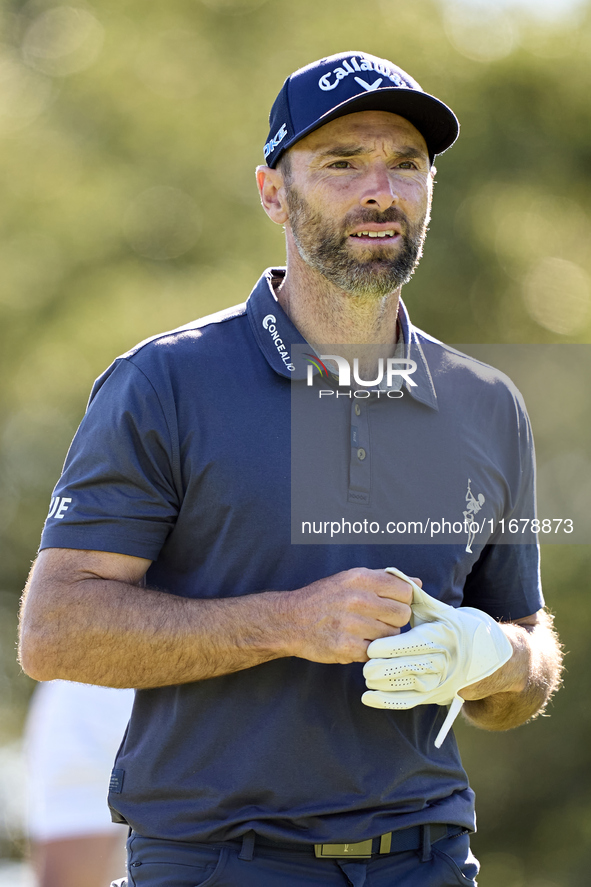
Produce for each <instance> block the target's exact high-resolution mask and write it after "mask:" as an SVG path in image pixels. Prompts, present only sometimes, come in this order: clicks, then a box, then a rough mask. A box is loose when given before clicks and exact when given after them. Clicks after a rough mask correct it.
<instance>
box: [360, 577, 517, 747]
mask: <svg viewBox="0 0 591 887" xmlns="http://www.w3.org/2000/svg"><path fill="white" fill-rule="evenodd" d="M386 572H387V573H391V574H392V575H393V576H398V577H399V578H400V579H403V580H404V581H405V582H408V584H409V585H410V586H411V587H412V591H413V596H412V604H411V609H412V614H413V615H412V619H411V624H412V626H413V627H412V629H411V630H410V631H408V632H404V633H402V634H398V635H395V636H394V637H388V638H378V639H377V640H375V641H372V642H371V644H370V645H369V648H368V651H367V652H368V655H369V656H370V657H371V659H370V661H369V662H366V663H365V665H364V667H363V675H364V677H365V683H366V684H367V686H368V687H369V690H367V691H366V692H365V693H364V694H363V696H362V697H361V701H362V702H363V703H364V704H365V705H368V706H370V707H371V708H393V709H409V708H414V707H415V705H426V704H432V703H435V704H436V705H450V704H451V707H450V710H449V712H448V715H447V717H446V719H445V722H444V724H443V726H442V728H441V730H440V731H439V734H438V735H437V738H436V740H435V746H436V748H440V746H441V744H442V743H443V740H444V739H445V737H446V736H447V734H448V732H449V730H450V728H451V725H452V724H453V722H454V721H455V719H456V717H457V716H458V714H459V712H460V709H461V707H462V705H463V703H464V700H463V699H462V697H461V696H459V695H458V691H459V690H461V689H462V688H463V687H467V686H469V685H470V684H475V683H476V682H477V681H481V680H482V679H483V678H486V677H488V676H489V675H491V674H493V672H495V671H496V670H497V669H498V668H500V667H501V665H504V663H505V662H507V661H508V660H509V659H510V658H511V656H512V654H513V647H512V645H511V642H510V641H509V638H508V637H507V635H506V634H505V632H504V631H503V629H502V628H501V626H500V625H499V623H498V622H496V621H495V620H494V619H493V618H492V616H489V615H488V614H487V613H484V612H483V611H482V610H476V609H475V608H474V607H458V608H456V607H450V606H448V604H444V603H442V602H441V601H438V600H437V599H436V598H434V597H431V595H430V594H427V592H425V591H423V590H422V589H420V588H419V586H418V585H416V583H414V582H413V581H412V579H409V578H408V576H405V574H404V573H402V572H401V571H400V570H397V569H396V568H395V567H388V568H387V569H386Z"/></svg>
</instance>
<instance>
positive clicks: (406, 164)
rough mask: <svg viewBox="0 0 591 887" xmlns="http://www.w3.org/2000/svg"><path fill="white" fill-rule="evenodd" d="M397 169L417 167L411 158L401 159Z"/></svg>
mask: <svg viewBox="0 0 591 887" xmlns="http://www.w3.org/2000/svg"><path fill="white" fill-rule="evenodd" d="M398 169H418V167H417V165H416V163H413V161H412V160H403V161H402V163H399V164H398Z"/></svg>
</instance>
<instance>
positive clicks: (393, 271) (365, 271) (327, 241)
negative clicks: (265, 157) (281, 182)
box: [287, 185, 428, 297]
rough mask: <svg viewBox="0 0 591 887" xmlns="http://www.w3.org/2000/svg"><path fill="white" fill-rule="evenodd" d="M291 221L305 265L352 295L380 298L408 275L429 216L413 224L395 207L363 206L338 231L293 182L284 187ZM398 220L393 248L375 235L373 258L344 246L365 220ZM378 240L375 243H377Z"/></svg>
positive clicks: (418, 253) (419, 251)
mask: <svg viewBox="0 0 591 887" xmlns="http://www.w3.org/2000/svg"><path fill="white" fill-rule="evenodd" d="M287 206H288V209H289V225H290V228H291V231H292V234H293V238H294V240H295V243H296V246H297V249H298V252H299V254H300V256H301V258H302V259H303V260H304V262H306V264H307V265H309V266H310V267H312V268H314V269H315V270H316V271H319V272H320V273H321V274H322V275H323V276H324V277H326V279H327V280H330V281H331V283H333V284H335V285H336V286H338V287H339V289H342V290H343V291H344V292H346V293H349V294H350V295H353V296H374V297H382V296H386V295H388V293H391V292H393V291H394V290H396V289H398V287H400V286H402V285H403V284H405V283H408V281H409V280H410V278H411V277H412V275H413V273H414V270H415V268H416V267H417V265H418V263H419V259H420V258H421V256H422V254H423V243H424V241H425V236H426V234H427V222H428V218H427V214H425V216H423V218H422V219H421V220H420V222H419V223H418V224H417V225H411V224H410V223H409V221H408V219H407V218H406V216H405V215H404V213H402V212H401V211H400V210H399V209H397V208H396V207H390V208H389V209H387V210H385V211H384V212H379V211H378V210H371V209H364V210H360V211H359V212H357V213H355V215H354V216H353V214H351V215H349V216H348V217H346V218H345V219H344V221H343V224H342V226H340V229H337V226H336V225H335V224H331V223H330V222H329V221H327V219H326V218H325V217H324V216H322V215H321V214H320V213H319V212H316V211H314V210H312V209H311V208H310V206H309V204H308V203H307V202H306V201H305V200H304V198H303V197H302V196H301V195H300V193H299V192H298V190H297V188H296V187H294V186H293V185H289V186H288V187H287ZM388 222H393V223H394V222H395V223H397V224H398V225H399V226H400V228H401V229H402V230H401V239H400V240H398V241H397V250H396V252H394V253H393V250H392V247H391V246H388V245H386V244H384V245H383V246H382V244H381V243H379V241H378V240H377V238H376V245H375V246H374V245H373V244H372V247H371V252H372V255H371V258H370V259H367V260H365V261H362V260H360V259H359V258H357V257H356V256H355V255H353V252H352V250H350V249H348V248H347V242H348V240H349V236H348V235H347V234H345V233H344V231H345V230H346V229H348V230H351V228H358V227H359V226H360V225H363V224H365V223H379V224H384V223H388ZM378 244H379V246H378Z"/></svg>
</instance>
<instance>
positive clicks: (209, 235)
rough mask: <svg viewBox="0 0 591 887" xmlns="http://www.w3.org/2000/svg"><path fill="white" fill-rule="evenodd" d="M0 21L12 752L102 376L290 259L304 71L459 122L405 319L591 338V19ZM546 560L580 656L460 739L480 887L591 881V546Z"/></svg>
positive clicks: (208, 11)
mask: <svg viewBox="0 0 591 887" xmlns="http://www.w3.org/2000/svg"><path fill="white" fill-rule="evenodd" d="M0 31H1V33H0V186H1V193H2V201H1V202H0V231H1V237H0V367H1V370H2V372H1V374H0V480H1V497H2V504H1V507H0V616H1V617H2V623H1V625H0V632H1V636H0V642H1V659H0V692H1V694H2V695H1V700H0V715H1V716H2V717H1V723H2V724H3V726H2V728H1V730H0V742H2V741H8V740H9V739H11V737H12V736H14V735H15V734H16V732H17V731H18V729H19V725H20V721H21V720H22V714H23V711H24V706H25V703H26V699H27V696H28V693H29V691H30V683H31V682H29V681H28V680H27V679H25V678H24V677H23V676H22V675H19V673H18V669H17V667H16V666H15V663H14V623H15V612H16V602H17V596H18V593H19V591H20V588H21V587H22V585H23V583H24V580H25V577H26V573H27V570H28V567H29V564H30V561H31V559H32V558H33V556H34V553H35V550H36V546H37V544H38V538H39V534H40V530H41V526H42V522H43V519H44V516H45V513H46V510H47V505H48V502H49V497H50V494H51V490H52V487H53V484H54V482H55V480H56V479H57V477H58V475H59V472H60V468H61V464H62V461H63V458H64V454H65V451H66V449H67V446H68V443H69V441H70V439H71V437H72V434H73V432H74V430H75V428H76V425H77V423H78V421H79V419H80V417H81V415H82V412H83V410H84V406H85V402H86V398H87V395H88V391H89V388H90V385H91V383H92V380H93V379H94V378H95V377H96V376H97V375H98V374H99V373H100V372H101V371H102V369H103V368H104V367H105V366H106V365H107V364H109V363H110V362H111V360H112V359H113V358H114V357H115V356H116V355H117V354H118V353H120V352H122V351H125V350H126V349H127V348H129V347H131V346H132V345H133V344H135V343H136V342H137V341H139V340H141V339H143V338H145V337H147V336H149V335H151V334H154V333H156V332H159V331H161V330H163V329H167V328H172V327H174V326H177V325H179V324H181V323H185V322H187V321H189V320H191V319H192V318H194V317H196V316H200V315H203V314H207V313H210V312H212V311H215V310H217V309H219V308H222V307H225V306H227V305H231V304H234V303H236V302H240V301H243V300H244V299H245V298H246V296H247V295H248V293H249V291H250V289H251V287H252V285H253V284H254V283H255V281H256V280H257V278H258V276H259V274H260V273H261V270H262V269H263V268H264V267H267V266H269V265H272V264H280V263H281V262H282V261H283V243H282V233H281V231H280V230H278V229H276V228H275V227H274V226H273V225H272V224H271V223H270V222H269V221H268V220H267V219H266V217H265V216H264V214H263V212H262V211H261V210H260V208H259V205H258V197H257V194H256V190H255V184H254V176H253V170H254V167H255V165H256V164H257V163H260V162H261V159H262V146H263V143H264V141H265V138H266V135H267V114H268V110H269V108H270V105H271V103H272V101H273V99H274V97H275V95H276V93H277V91H278V89H279V87H280V85H281V83H282V82H283V79H284V78H285V77H286V76H287V75H288V74H289V73H290V72H291V71H292V70H293V69H295V68H296V67H299V66H300V65H303V64H306V63H308V62H309V61H311V60H312V59H315V58H319V57H321V56H323V55H327V54H330V53H333V52H338V51H341V50H343V49H349V48H351V49H364V50H366V51H368V52H371V53H374V54H376V55H379V56H385V57H388V58H391V59H392V60H394V61H395V62H396V63H397V64H399V65H401V66H402V67H403V68H406V69H407V70H409V71H410V73H412V74H413V76H415V77H416V78H417V79H418V80H419V82H421V83H422V85H423V86H424V88H425V89H426V90H427V91H430V92H432V93H434V94H436V95H437V96H439V97H440V98H441V99H443V100H444V101H446V102H447V103H448V104H450V105H451V106H452V107H453V108H454V110H455V111H456V112H457V114H458V116H459V118H460V120H461V122H462V135H461V138H460V141H459V142H458V144H457V145H456V146H455V147H454V148H453V149H452V150H451V151H450V152H449V154H447V155H445V156H443V157H441V158H440V159H439V163H438V167H439V172H438V184H437V187H436V194H435V205H434V215H433V221H432V224H431V232H430V234H429V238H428V241H427V249H426V254H425V258H424V259H423V261H422V264H421V267H420V269H419V271H418V272H417V274H416V276H415V278H414V280H413V281H412V283H411V284H410V285H409V286H408V287H407V288H406V289H405V293H404V295H405V299H406V301H407V304H409V305H410V308H411V312H412V316H413V319H414V321H415V323H417V324H418V325H419V326H422V327H423V328H426V329H427V330H428V331H429V332H431V333H432V334H434V335H435V336H437V337H439V338H442V339H444V340H447V341H450V342H472V343H478V342H483V343H528V342H529V343H558V342H559V343H588V342H589V334H590V331H591V313H590V307H591V303H590V284H589V274H590V273H591V252H590V251H589V247H588V244H589V235H590V233H591V219H590V216H589V209H588V207H589V197H590V192H591V114H590V113H589V94H590V92H591V69H590V67H589V57H590V51H591V16H590V14H589V11H588V6H587V5H585V4H584V5H583V6H582V7H580V10H579V13H578V14H577V15H576V16H569V15H567V14H565V15H563V16H561V17H555V18H554V19H553V20H552V21H551V22H543V21H537V20H535V19H531V18H530V19H527V18H524V17H523V16H522V17H520V16H518V15H517V14H515V13H510V12H509V11H507V9H505V10H504V11H503V9H501V8H496V7H495V6H494V4H492V5H491V4H489V5H488V6H487V5H485V4H481V5H480V6H478V7H476V8H475V7H474V6H469V5H464V6H462V5H458V4H457V3H452V2H451V0H450V2H443V0H441V2H440V3H437V2H435V0H413V3H402V2H400V0H367V2H365V3H353V2H350V0H339V2H337V0H324V2H323V3H322V4H320V3H317V2H312V0H298V2H297V3H294V2H291V3H288V2H286V0H167V2H166V3H158V4H146V3H141V2H139V0H101V2H100V4H99V3H98V2H97V3H96V4H95V5H94V6H93V5H90V4H88V3H86V2H84V0H70V3H69V5H60V4H59V3H57V2H55V0H30V2H20V0H4V3H3V4H2V6H1V7H0ZM583 381H584V380H583ZM580 382H581V380H579V385H578V386H577V388H576V390H577V391H579V392H580V390H581V388H582V390H583V392H584V391H585V384H583V385H581V384H580ZM563 393H564V398H566V399H568V397H569V390H568V385H565V386H564V392H563ZM548 409H549V411H550V412H551V410H552V406H551V404H549V405H548ZM562 413H563V414H564V410H563V411H562ZM568 415H572V416H573V417H576V416H577V411H576V410H575V409H574V408H573V412H572V413H571V414H569V412H568V410H567V411H566V416H567V419H566V420H565V419H564V418H562V419H561V421H560V422H556V423H555V432H556V440H557V441H558V445H560V441H561V439H565V438H568V436H569V434H570V431H571V429H569V427H568V424H569V420H568ZM572 421H573V422H575V421H580V416H579V419H578V420H577V419H576V418H573V419H572ZM565 426H566V427H565ZM534 430H535V429H534ZM587 431H588V429H587ZM581 465H582V466H583V469H582V470H585V466H586V468H587V469H588V467H589V462H588V461H587V462H585V461H584V459H582V462H581ZM583 480H584V481H585V482H586V483H588V480H589V477H588V476H586V477H585V478H582V477H581V482H583ZM543 567H544V579H545V588H546V593H547V599H548V603H549V605H550V606H551V608H552V609H553V610H555V611H556V614H557V623H558V627H559V628H560V630H561V633H562V636H563V638H564V641H565V645H566V647H567V649H568V651H569V655H568V658H567V666H568V674H567V679H566V686H565V688H564V690H563V691H562V692H561V693H560V694H559V695H558V697H557V698H556V702H555V704H554V705H553V707H552V709H551V712H550V713H551V715H552V717H551V718H550V719H546V718H544V719H539V720H538V721H537V722H536V723H534V724H532V725H530V726H528V727H526V728H522V729H520V730H518V731H515V732H512V733H509V734H506V735H491V734H484V733H477V732H476V731H474V730H471V729H469V728H467V727H460V728H459V732H460V740H461V743H462V746H463V748H464V752H465V759H466V763H467V766H468V769H469V772H470V774H471V778H472V781H473V784H474V786H475V788H476V789H477V791H478V792H479V804H478V809H479V816H480V828H481V831H480V833H479V835H478V836H477V838H476V839H475V846H476V849H477V852H478V853H479V854H480V855H481V856H482V858H483V860H484V862H485V868H484V871H483V874H482V877H481V885H482V887H571V885H572V887H574V885H577V887H579V885H581V884H582V883H585V880H586V872H587V870H588V868H589V863H590V857H591V796H590V789H591V786H590V785H589V772H590V763H591V748H590V745H589V740H588V736H589V726H590V721H591V703H590V702H589V699H590V687H589V683H590V677H589V674H590V664H591V661H590V657H589V654H588V651H587V644H586V640H587V633H588V631H589V629H590V627H591V626H590V622H591V607H590V606H589V602H588V600H587V590H588V576H589V570H590V568H591V555H590V549H589V546H571V547H560V546H554V547H551V548H547V549H545V551H544V564H543Z"/></svg>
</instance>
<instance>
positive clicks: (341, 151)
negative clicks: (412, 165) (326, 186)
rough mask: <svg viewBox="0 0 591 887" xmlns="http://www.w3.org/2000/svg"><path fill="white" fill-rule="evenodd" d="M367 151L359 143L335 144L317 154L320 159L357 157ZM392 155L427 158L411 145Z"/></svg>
mask: <svg viewBox="0 0 591 887" xmlns="http://www.w3.org/2000/svg"><path fill="white" fill-rule="evenodd" d="M369 153H370V151H368V150H367V149H366V148H362V147H360V146H359V145H335V146H334V147H331V148H327V149H326V150H325V151H320V153H319V154H318V155H317V156H318V157H319V158H320V159H322V158H325V157H359V155H360V154H369ZM392 155H393V156H395V157H404V158H405V159H406V160H427V158H428V155H427V153H426V152H425V151H421V150H420V148H413V147H412V146H411V145H405V146H403V147H400V148H397V149H396V150H395V151H392Z"/></svg>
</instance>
